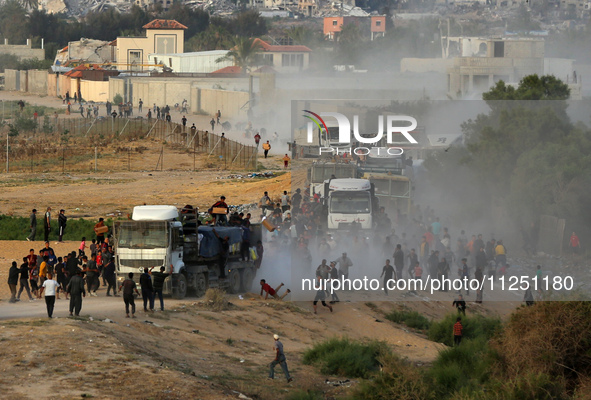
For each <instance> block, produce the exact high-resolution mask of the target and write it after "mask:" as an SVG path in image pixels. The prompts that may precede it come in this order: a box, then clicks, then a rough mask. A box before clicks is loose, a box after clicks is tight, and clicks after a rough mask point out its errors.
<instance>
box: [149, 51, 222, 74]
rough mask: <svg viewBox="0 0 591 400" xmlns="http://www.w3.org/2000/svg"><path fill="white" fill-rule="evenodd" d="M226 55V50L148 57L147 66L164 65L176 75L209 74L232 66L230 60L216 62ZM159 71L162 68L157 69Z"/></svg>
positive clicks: (152, 55) (151, 55)
mask: <svg viewBox="0 0 591 400" xmlns="http://www.w3.org/2000/svg"><path fill="white" fill-rule="evenodd" d="M226 54H228V50H211V51H197V52H194V53H181V54H160V53H154V54H150V55H148V61H149V64H161V65H166V66H167V67H169V68H170V69H172V72H174V73H177V74H186V73H191V74H209V73H211V72H213V71H217V70H218V69H220V68H224V67H229V66H233V65H234V61H232V60H224V61H221V62H219V63H218V62H216V61H217V60H218V59H220V58H222V57H224V56H225V55H226ZM157 69H159V70H161V69H162V68H157Z"/></svg>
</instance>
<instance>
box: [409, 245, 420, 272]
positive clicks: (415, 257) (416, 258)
mask: <svg viewBox="0 0 591 400" xmlns="http://www.w3.org/2000/svg"><path fill="white" fill-rule="evenodd" d="M407 257H408V263H409V264H408V276H410V277H411V278H413V277H414V270H415V265H417V263H418V262H419V256H418V255H417V253H416V251H415V249H410V254H409V255H408V256H407Z"/></svg>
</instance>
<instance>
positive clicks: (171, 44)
mask: <svg viewBox="0 0 591 400" xmlns="http://www.w3.org/2000/svg"><path fill="white" fill-rule="evenodd" d="M143 28H144V29H145V30H146V36H145V37H118V38H117V63H118V65H119V69H121V70H131V71H143V70H145V69H149V63H150V60H149V59H148V56H149V55H150V54H153V53H159V54H171V53H183V52H184V43H185V29H187V27H186V26H185V25H183V24H181V23H179V22H177V21H175V20H169V19H155V20H154V21H152V22H150V23H148V24H146V25H144V26H143Z"/></svg>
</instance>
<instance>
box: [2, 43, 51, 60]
mask: <svg viewBox="0 0 591 400" xmlns="http://www.w3.org/2000/svg"><path fill="white" fill-rule="evenodd" d="M2 54H13V55H15V56H16V57H17V58H18V59H19V61H21V60H27V59H33V58H37V59H39V60H44V59H45V50H44V49H34V48H33V47H32V45H31V39H27V44H8V39H4V44H0V55H2Z"/></svg>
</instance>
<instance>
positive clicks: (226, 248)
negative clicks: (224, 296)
mask: <svg viewBox="0 0 591 400" xmlns="http://www.w3.org/2000/svg"><path fill="white" fill-rule="evenodd" d="M213 234H214V235H215V237H217V238H218V240H219V241H220V258H219V267H220V279H223V278H225V277H226V264H227V263H228V253H229V252H230V237H229V236H224V237H220V236H219V235H218V233H217V232H216V230H215V229H213Z"/></svg>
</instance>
